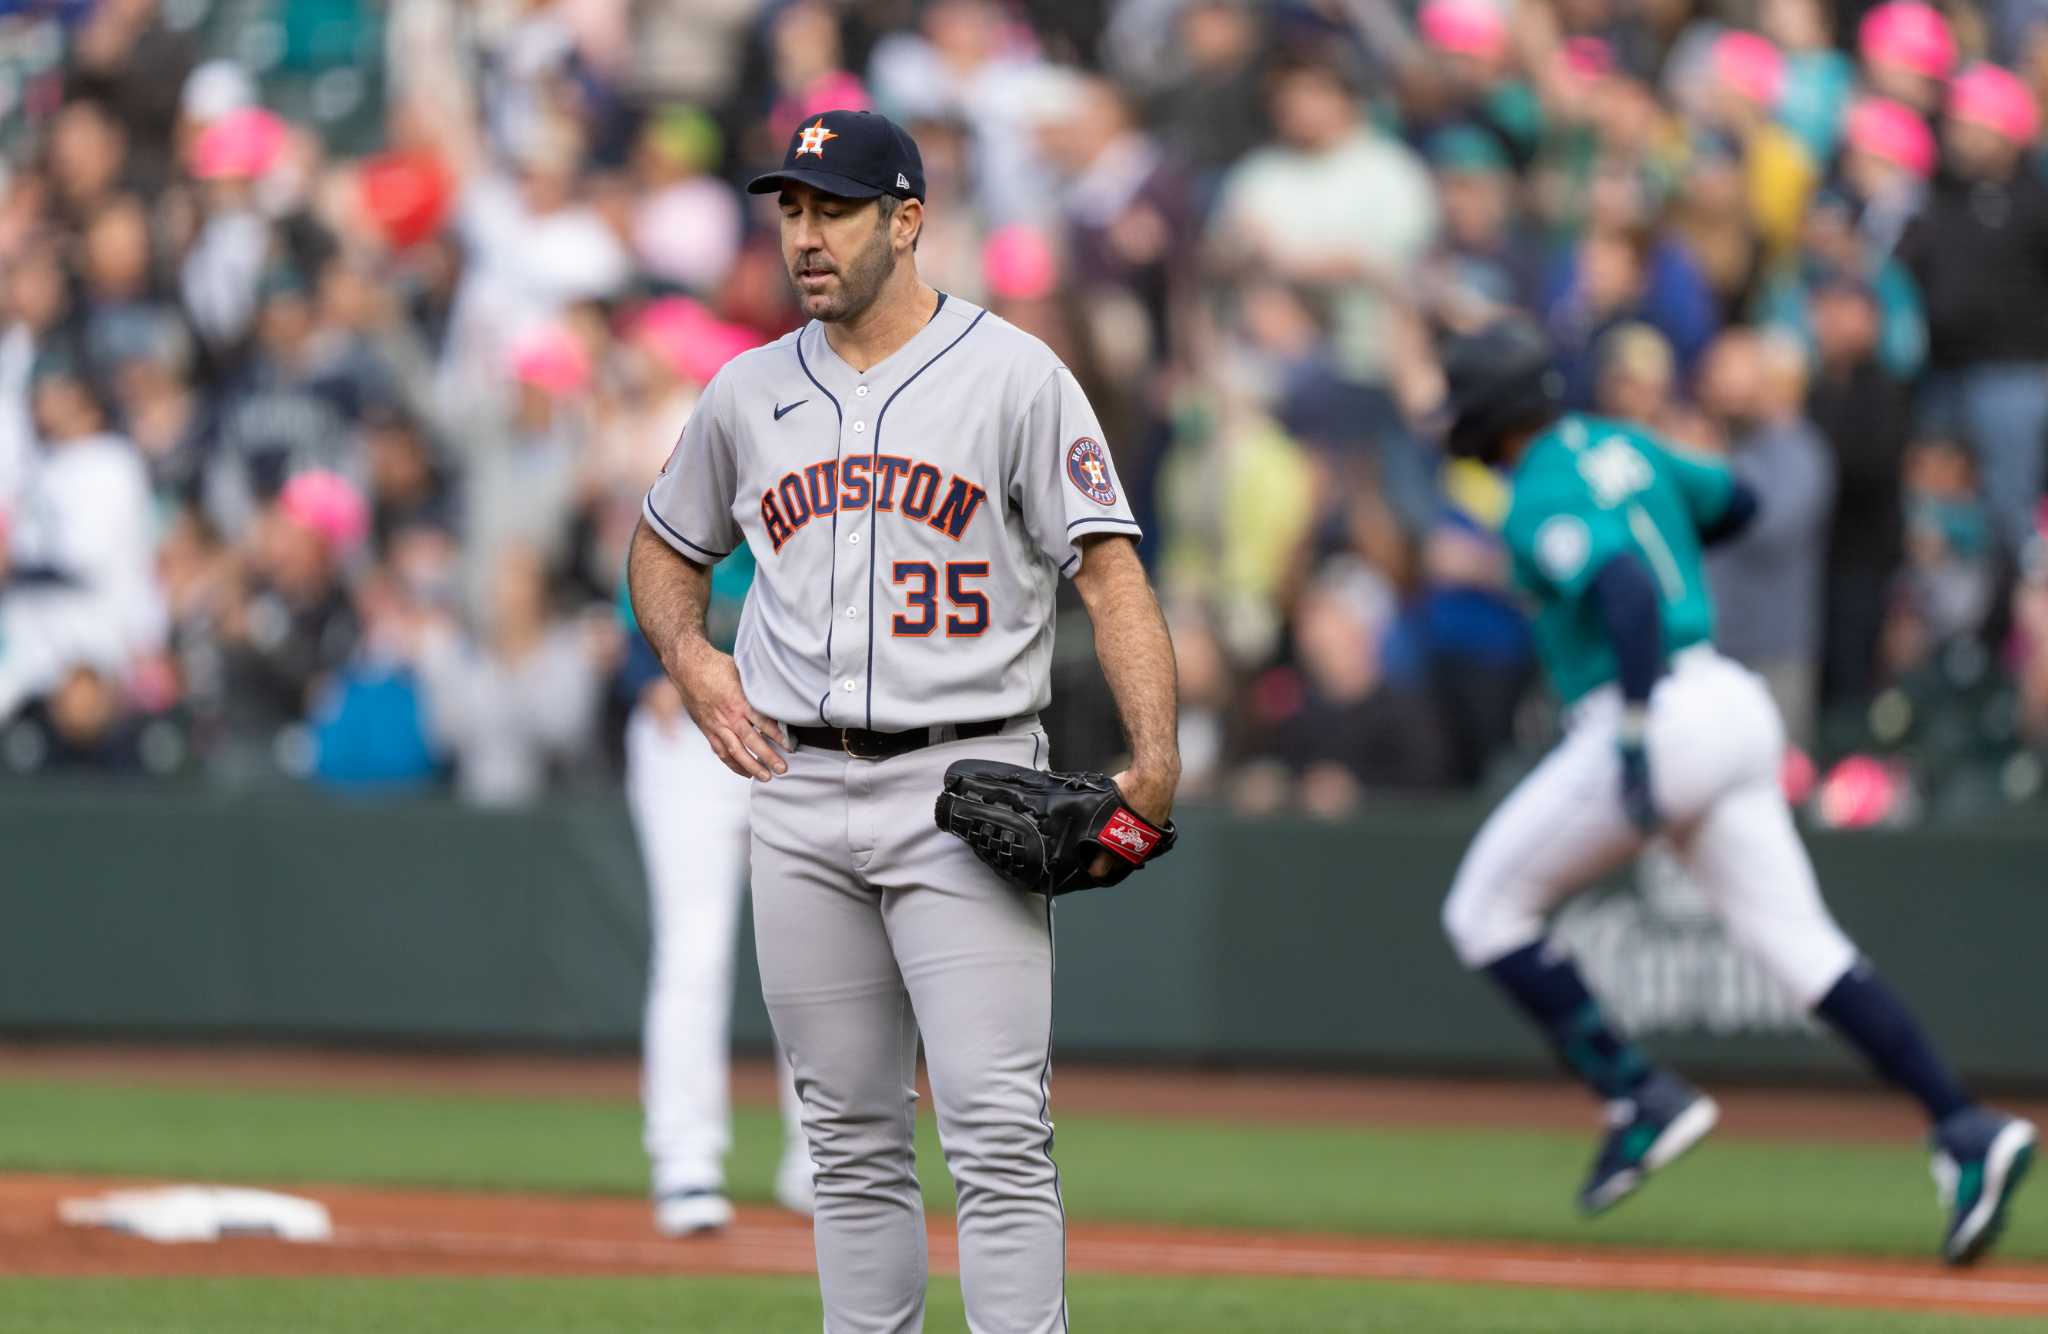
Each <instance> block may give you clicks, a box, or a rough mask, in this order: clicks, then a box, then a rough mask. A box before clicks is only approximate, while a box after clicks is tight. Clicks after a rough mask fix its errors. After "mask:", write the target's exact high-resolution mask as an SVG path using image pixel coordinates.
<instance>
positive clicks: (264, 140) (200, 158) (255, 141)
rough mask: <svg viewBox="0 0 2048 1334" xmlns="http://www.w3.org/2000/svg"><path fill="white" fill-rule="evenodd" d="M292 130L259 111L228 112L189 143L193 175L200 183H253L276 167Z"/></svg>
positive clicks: (281, 119) (279, 118)
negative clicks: (190, 145)
mask: <svg viewBox="0 0 2048 1334" xmlns="http://www.w3.org/2000/svg"><path fill="white" fill-rule="evenodd" d="M290 136H291V126H290V125H288V124H286V123H285V120H284V117H282V116H280V115H278V114H277V113H276V112H274V111H266V110H264V109H263V108H262V107H242V108H241V109H240V110H237V111H230V112H228V113H227V114H226V115H225V116H222V117H221V118H220V119H219V120H217V121H215V122H213V124H211V125H209V126H207V127H206V128H205V129H203V130H201V131H200V132H199V137H198V138H196V139H194V140H193V141H192V150H191V164H190V165H191V168H192V174H193V175H194V176H196V177H198V178H199V179H200V180H202V181H252V180H255V179H256V178H257V177H259V176H262V175H264V174H265V173H266V172H268V171H269V170H270V169H271V168H272V167H274V166H276V165H277V160H278V158H279V157H281V156H283V154H284V146H285V141H286V140H287V139H288V138H290Z"/></svg>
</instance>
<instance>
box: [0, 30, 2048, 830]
mask: <svg viewBox="0 0 2048 1334" xmlns="http://www.w3.org/2000/svg"><path fill="white" fill-rule="evenodd" d="M2044 94H2048V3H2044V0H1946V2H1945V3H1941V4H1928V3H1923V2H1922V0H1885V3H1881V4H1871V3H1867V2H1866V0H1725V2H1724V3H1715V2H1712V0H1422V3H1420V4H1419V6H1418V5H1417V4H1415V3H1414V2H1413V0H1272V2H1271V3H1255V2H1253V0H1071V2H1070V0H1057V2H1056V0H688V3H680V4H678V3H673V2H669V0H407V2H406V3H405V4H402V5H389V6H386V5H382V4H373V3H370V0H41V2H38V0H26V3H21V4H16V5H14V6H11V7H9V8H8V10H7V12H6V13H5V15H4V16H0V146H4V148H5V180H4V184H0V576H4V583H0V772H4V773H11V774H30V775H41V774H47V773H52V772H57V771H71V770H82V771H89V772H95V773H113V772H125V773H133V774H140V775H150V776H157V777H162V778H170V777H178V776H184V777H193V776H197V777H201V778H203V779H206V780H209V781H218V782H223V783H230V784H258V783H264V782H269V781H275V780H278V779H280V778H289V779H291V780H295V781H305V782H309V783H315V784H321V785H325V786H329V787H334V788H341V789H349V790H387V789H388V790H404V789H410V788H422V789H425V788H434V787H439V786H444V785H452V787H453V789H454V790H455V791H456V792H458V793H459V794H460V795H462V796H463V797H464V798H466V799H470V800H474V801H478V802H483V803H492V804H510V803H518V802H522V801H527V800H531V799H532V798H534V797H535V796H536V795H538V794H540V793H542V792H544V791H546V790H548V789H549V788H550V787H552V786H554V785H558V784H563V783H576V782H578V781H582V780H595V781H603V780H604V779H605V778H606V776H607V775H609V774H611V773H612V772H614V771H615V769H616V766H617V764H618V754H619V745H618V740H617V738H618V735H619V731H620V725H621V721H622V719H623V718H624V716H625V715H626V713H627V712H628V711H629V710H630V709H631V708H632V707H633V706H634V704H635V702H636V700H637V699H638V698H639V697H640V696H641V693H642V692H646V691H658V690H659V685H658V683H650V673H649V671H648V667H647V655H646V652H645V646H644V644H640V643H638V642H636V641H637V636H636V633H635V632H634V630H633V628H632V625H631V621H630V612H629V611H627V610H626V609H625V606H624V603H623V599H622V596H621V562H622V556H623V552H624V549H625V544H626V539H627V537H628V535H629V533H630V531H631V529H632V526H633V524H634V523H635V521H636V518H637V514H638V506H639V501H640V498H641V495H642V494H643V493H644V491H645V488H646V486H647V485H648V483H649V481H650V480H651V479H652V477H653V475H654V474H655V473H656V472H657V471H658V470H659V468H660V466H661V464H662V461H663V460H664V458H665V457H666V455H667V452H668V450H669V448H670V446H671V444H672V443H673V441H674V438H675V436H676V434H677V432H678V430H679V428H680V426H681V424H682V422H683V421H684V420H685V419H686V418H687V416H688V414H689V412H690V409H691V406H692V404H693V402H694V401H695V399H696V396H697V395H698V393H699V392H700V391H701V389H702V387H703V385H704V384H705V383H706V381H707V380H708V379H709V378H710V376H711V375H712V374H714V373H715V372H716V371H717V369H718V368H719V366H721V365H722V364H723V363H724V361H725V360H727V359H728V358H729V357H731V356H732V355H733V354H734V353H735V352H737V351H739V350H743V349H745V348H747V347H750V346H753V345H755V344H757V343H759V342H763V341H767V340H769V339H772V338H774V337H777V336H779V335H780V334H781V333H783V332H784V331H786V330H787V329H788V328H790V327H793V325H794V324H795V323H796V322H797V317H796V315H795V314H794V311H793V308H792V306H791V303H790V300H789V296H788V291H787V286H786V280H785V275H784V272H783V267H782V262H781V259H780V256H779V252H778V247H777V238H776V218H775V215H774V212H773V201H772V198H769V199H765V200H764V199H761V198H756V197H750V196H747V195H745V194H743V193H742V192H741V190H740V188H739V187H740V183H741V182H743V181H744V179H745V178H746V177H747V176H748V175H749V174H750V173H751V171H752V170H754V169H756V168H758V167H759V166H760V164H762V163H764V162H771V161H773V160H775V159H776V158H777V157H778V155H779V154H780V152H781V150H782V145H783V143H784V142H785V139H786V137H787V135H788V134H789V132H790V131H791V129H792V128H793V127H795V126H796V125H797V124H798V123H800V122H801V120H802V119H803V118H804V117H806V116H809V115H813V114H815V113H817V112H819V111H822V110H826V109H830V108H834V107H872V108H874V109H876V110H880V111H883V112H886V113H887V114H889V115H891V116H893V117H895V118H896V119H897V120H899V121H900V122H901V123H903V124H904V125H906V126H907V127H908V128H909V129H910V130H911V132H912V134H913V135H914V137H915V138H916V139H917V141H918V143H919V145H920V147H921V149H922V152H923V156H924V161H925V166H926V171H927V177H928V180H929V183H930V187H929V188H930V198H929V201H928V206H929V213H928V222H927V225H926V228H925V232H924V236H923V242H922V245H921V247H920V251H919V255H918V260H919V265H920V268H921V269H922V271H923V272H924V274H925V276H926V277H927V279H928V280H929V281H931V282H932V283H933V284H934V285H935V286H937V287H939V288H941V289H942V290H945V291H949V292H953V293H957V294H959V295H961V296H963V297H965V298H967V299H969V300H972V301H975V302H978V303H982V304H985V305H987V306H989V307H990V308H991V309H993V310H994V311H995V312H996V313H998V314H1000V315H1002V316H1004V317H1005V318H1007V319H1009V320H1011V321H1013V322H1015V323H1017V324H1019V325H1021V326H1023V327H1025V328H1027V329H1029V330H1031V331H1032V332H1034V333H1036V334H1038V335H1039V336H1041V337H1043V338H1044V339H1046V340H1047V341H1048V342H1049V343H1050V344H1051V345H1052V346H1053V347H1054V348H1055V349H1056V350H1057V351H1058V352H1059V354H1060V355H1061V356H1062V358H1063V359H1064V360H1065V361H1066V362H1067V363H1068V365H1070V366H1071V367H1072V368H1073V369H1074V371H1075V373H1076V375H1077V376H1078V377H1079V379H1080V380H1081V382H1082V384H1083V385H1084V387H1085V388H1086V389H1087V391H1088V393H1089V395H1090V397H1091V400H1092V401H1093V402H1094V404H1095V405H1096V407H1097V409H1098V411H1099V413H1100V415H1101V417H1102V419H1103V422H1104V426H1105V428H1106V432H1107V435H1108V437H1109V440H1110V443H1111V445H1112V447H1113V449H1114V450H1115V452H1116V455H1117V462H1118V467H1119V471H1120V473H1121V474H1122V476H1123V478H1124V481H1125V484H1126V486H1127V488H1128V489H1129V490H1130V492H1131V493H1132V497H1133V503H1134V504H1135V506H1136V507H1137V510H1138V514H1139V517H1140V518H1141V519H1142V520H1143V521H1144V523H1145V525H1146V530H1147V537H1146V541H1145V545H1144V554H1145V556H1146V558H1147V560H1148V563H1149V564H1150V565H1151V566H1152V568H1153V571H1154V574H1155V577H1156V579H1157V581H1158V583H1159V586H1160V588H1161V590H1162V595H1163V597H1164V599H1165V601H1166V604H1167V608H1168V614H1169V618H1170V620H1171V622H1172V625H1173V630H1174V635H1175V640H1176V644H1177V646H1178V649H1179V654H1180V664H1181V675H1182V696H1183V708H1184V711H1185V715H1186V718H1185V724H1184V729H1183V749H1184V754H1185V764H1186V769H1187V776H1188V780H1189V788H1190V790H1191V792H1192V793H1193V794H1194V795H1198V796H1202V797H1207V798H1210V799H1214V800H1219V801H1227V802H1230V803H1233V804H1235V805H1237V806H1239V807H1240V808H1243V809H1248V810H1306V811H1309V812H1312V813H1317V814H1325V815H1336V814H1342V813H1343V812H1346V811H1348V810H1351V809H1354V808H1356V807H1357V806H1358V805H1359V803H1360V802H1362V801H1367V800H1370V799H1371V798H1372V795H1373V794H1376V793H1379V792H1382V791H1387V790H1411V791H1413V790H1423V791H1428V790H1446V789H1459V788H1473V787H1478V786H1484V785H1486V784H1488V783H1489V782H1491V781H1494V780H1496V779H1497V778H1498V776H1499V774H1500V773H1501V772H1502V771H1503V770H1504V769H1508V768H1512V766H1513V765H1514V764H1516V763H1518V762H1520V760H1521V758H1525V757H1526V755H1527V754H1528V752H1529V751H1530V749H1531V748H1532V747H1535V746H1539V745H1540V744H1541V743H1542V742H1543V740H1544V739H1545V737H1546V735H1547V729H1548V727H1549V725H1550V723H1549V720H1548V718H1547V717H1546V716H1545V714H1544V710H1543V706H1542V703H1541V701H1542V694H1541V692H1540V691H1539V690H1536V689H1534V688H1533V686H1534V679H1535V678H1534V662H1533V657H1532V652H1531V646H1530V642H1529V638H1528V633H1527V629H1526V625H1525V623H1524V621H1523V618H1522V615H1521V612H1520V610H1519V609H1518V607H1517V604H1516V602H1515V600H1514V598H1513V596H1512V595H1511V593H1510V591H1509V589H1508V587H1507V583H1506V570H1505V564H1504V560H1503V556H1502V552H1501V550H1500V547H1499V545H1498V543H1497V541H1496V540H1495V538H1494V536H1493V529H1494V526H1495V524H1496V523H1497V521H1498V518H1499V512H1500V507H1501V505H1502V502H1503V492H1502V488H1501V484H1500V480H1499V479H1498V478H1496V477H1493V476H1491V475H1490V474H1487V473H1485V472H1483V471H1482V470H1477V469H1474V468H1471V467H1468V466H1466V465H1447V464H1446V463H1445V462H1444V460H1443V459H1442V458H1441V455H1440V451H1439V449H1438V447H1437V443H1436V441H1435V438H1434V434H1433V422H1432V411H1433V409H1434V407H1435V405H1436V402H1437V399H1438V396H1439V393H1440V381H1439V377H1438V373H1437V368H1436V364H1435V359H1434V355H1433V348H1434V346H1435V344H1436V342H1437V340H1438V339H1439V337H1440V336H1441V335H1442V334H1443V333H1444V332H1445V331H1447V330H1454V329H1466V328H1471V327H1474V326H1476V325H1478V324H1481V323H1483V322H1485V321H1487V320H1489V319H1491V318H1493V317H1495V316H1496V315H1497V314H1499V313H1500V312H1502V311H1505V310H1520V311H1524V312H1527V313H1528V314H1530V315H1532V316H1533V317H1535V318H1536V319H1538V320H1540V321H1541V322H1542V324H1543V325H1544V326H1545V328H1546V329H1547V330H1548V331H1549V333H1550V335H1551V337H1552V339H1553V340H1554V342H1555V344H1556V347H1557V350H1558V355H1559V360H1560V365H1561V368H1562V370H1563V371H1564V373H1565V380H1566V384H1567V387H1568V394H1569V396H1570V399H1571V404H1572V406H1574V407H1576V408H1581V409H1585V410H1590V411H1597V412H1601V413H1605V414H1609V415H1613V416H1617V417H1625V418H1629V419H1633V420H1638V421H1641V422H1644V423H1647V424H1649V425H1651V426H1653V427H1655V428H1657V429H1659V430H1661V431H1663V432H1665V433H1666V434H1667V435H1668V436H1669V437H1670V438H1672V439H1673V440H1675V441H1678V442H1680V443H1682V444H1683V445H1685V446H1687V447H1690V448H1693V449H1697V450H1701V451H1706V452H1710V453H1715V454H1721V455H1725V456H1727V457H1728V458H1729V460H1730V461H1731V464H1732V466H1733V467H1735V468H1736V469H1738V470H1739V471H1740V472H1742V473H1743V474H1744V475H1745V476H1747V477H1749V478H1750V479H1752V480H1753V481H1754V482H1755V483H1756V485H1757V486H1758V488H1759V490H1760V491H1761V493H1762V495H1763V497H1764V502H1765V504H1764V512H1763V519H1762V520H1761V522H1760V523H1759V525H1758V526H1757V527H1756V529H1755V530H1754V531H1753V532H1752V533H1750V534H1749V535H1747V536H1746V537H1745V538H1744V539H1742V540H1741V541H1740V542H1739V543H1737V544H1734V545H1733V546H1731V547H1730V548H1728V549H1727V550H1726V551H1725V553H1724V554H1721V555H1719V556H1718V557H1717V558H1716V560H1715V563H1714V566H1713V569H1712V578H1713V580H1714V583H1715V591H1716V593H1717V595H1718V598H1719V601H1720V605H1721V626H1720V636H1719V637H1720V641H1721V643H1722V646H1723V648H1724V650H1725V651H1726V652H1728V653H1730V654H1732V655H1733V656H1735V657H1737V658H1739V659H1741V660H1742V661H1744V662H1746V663H1748V664H1749V665H1751V666H1752V667H1754V668H1755V669H1756V670H1758V671H1759V672H1761V673H1762V674H1763V675H1764V676H1765V677H1766V678H1767V679H1768V680H1769V682H1770V683H1771V687H1772V690H1773V692H1774V694H1775V695H1776V696H1777V698H1778V699H1779V701H1780V703H1781V705H1782V706H1783V707H1784V709H1785V711H1786V714H1787V717H1788V720H1789V722H1790V726H1791V730H1792V734H1793V736H1794V738H1795V740H1796V741H1797V742H1798V743H1799V745H1800V747H1801V753H1800V755H1799V756H1798V757H1797V758H1798V761H1799V762H1798V763H1796V764H1794V765H1792V766H1788V781H1791V782H1793V783H1794V784H1795V785H1796V786H1797V787H1798V788H1799V789H1800V792H1799V793H1798V794H1799V795H1801V796H1802V797H1803V796H1804V795H1805V792H1806V790H1807V789H1809V788H1810V789H1811V790H1812V792H1813V793H1814V794H1815V809H1816V810H1817V811H1818V812H1819V813H1820V814H1821V815H1822V816H1823V817H1824V818H1830V819H1835V820H1838V821H1840V822H1844V823H1867V822H1872V821H1878V820H1884V819H1903V818H1909V817H1910V816H1912V815H1915V814H1918V813H1920V812H1923V811H1928V810H1933V811H1936V812H1939V811H1942V810H1949V809H1953V810H1956V811H1970V810H1981V809H1987V808H1990V807H1995V806H1998V805H2002V804H2011V803H2019V802H2026V801H2030V800H2033V799H2034V798H2035V796H2036V794H2037V793H2038V792H2040V790H2041V788H2042V781H2041V774H2042V768H2041V759H2040V756H2041V755H2042V754H2048V560H2044V557H2043V546H2044V544H2043V539H2042V532H2043V521H2044V511H2043V507H2042V492H2043V469H2044V449H2048V176H2044V171H2048V159H2044V157H2043V154H2042V139H2041V134H2040V128H2041V126H2040V113H2039V109H2038V108H2039V106H2040V101H2041V98H2042V96H2043V95H2044ZM722 592H723V593H724V594H725V595H726V596H728V597H737V596H743V592H744V589H743V580H734V579H728V580H726V581H725V587H724V588H723V589H722ZM727 610H728V611H729V608H728V609H727ZM1061 626H1062V632H1061V639H1060V652H1059V656H1058V658H1057V660H1056V663H1055V692H1056V697H1057V698H1056V704H1055V709H1054V712H1053V715H1052V718H1051V723H1052V726H1053V729H1054V739H1055V752H1056V754H1057V755H1058V757H1059V762H1060V763H1062V764H1063V765H1073V766H1079V765H1090V764H1103V763H1107V762H1109V761H1110V760H1111V759H1112V758H1113V756H1114V753H1115V750H1116V748H1117V739H1116V733H1115V725H1114V714H1113V710H1112V708H1111V706H1110V703H1109V701H1108V697H1107V694H1106V692H1105V690H1104V689H1103V687H1102V686H1101V683H1100V680H1099V676H1098V675H1097V673H1096V671H1095V669H1094V667H1093V664H1092V658H1091V656H1090V654H1089V652H1088V646H1087V634H1086V619H1085V616H1081V615H1077V614H1076V613H1075V612H1074V611H1072V610H1070V611H1068V612H1067V613H1066V614H1065V615H1063V617H1062V621H1061Z"/></svg>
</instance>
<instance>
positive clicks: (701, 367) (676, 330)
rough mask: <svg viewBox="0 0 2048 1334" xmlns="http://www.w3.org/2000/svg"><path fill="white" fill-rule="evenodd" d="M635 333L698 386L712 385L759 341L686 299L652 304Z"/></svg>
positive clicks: (641, 318)
mask: <svg viewBox="0 0 2048 1334" xmlns="http://www.w3.org/2000/svg"><path fill="white" fill-rule="evenodd" d="M633 332H634V335H635V336H636V337H638V338H640V339H642V340H644V341H645V342H647V343H648V344H649V345H650V346H652V347H653V349H654V351H655V352H656V353H657V354H658V355H659V356H660V357H661V359H662V360H663V361H665V362H667V363H668V365H669V367H670V368H671V369H672V370H674V371H675V373H676V374H677V375H680V376H681V377H682V378H683V379H685V380H693V381H695V382H696V383H698V384H708V383H709V382H710V380H711V377H712V376H714V375H716V374H718V372H719V368H720V367H722V366H724V365H725V363H726V362H728V361H731V360H732V359H733V358H734V357H736V356H738V355H739V354H740V353H742V352H745V351H746V350H747V349H748V348H751V347H753V346H754V345H755V343H757V342H758V341H759V340H758V339H756V338H755V337H754V335H753V334H752V333H750V332H749V331H747V330H745V329H742V328H741V327H740V326H739V325H737V324H727V323H726V322H725V321H723V320H721V319H719V318H718V317H717V316H715V315H713V314H712V313H711V312H710V311H708V310H706V309H704V307H702V306H700V305H698V304H697V303H696V302H695V301H692V300H690V298H688V297H686V296H671V297H663V298H662V299H661V300H659V301H655V302H652V303H650V304H649V305H648V306H647V307H646V309H644V310H642V311H641V312H640V315H639V318H638V319H636V320H635V321H634V322H633Z"/></svg>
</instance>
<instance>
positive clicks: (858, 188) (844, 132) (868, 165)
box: [747, 111, 924, 200]
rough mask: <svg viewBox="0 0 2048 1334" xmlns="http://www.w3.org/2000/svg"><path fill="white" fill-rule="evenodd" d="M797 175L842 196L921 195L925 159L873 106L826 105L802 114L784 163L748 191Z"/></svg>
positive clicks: (767, 189) (775, 186)
mask: <svg viewBox="0 0 2048 1334" xmlns="http://www.w3.org/2000/svg"><path fill="white" fill-rule="evenodd" d="M787 181H799V182H801V183H802V184H804V185H808V186H810V187H811V188H812V189H815V190H823V191H824V192H825V193H826V194H829V195H839V196H841V197H843V198H846V199H873V198H875V197H876V196H877V195H895V196H896V197H897V198H898V199H918V200H922V199H923V198H924V159H923V158H921V157H919V156H918V153H917V144H916V142H915V141H914V140H912V139H911V137H910V136H909V135H907V134H905V133H904V132H903V127H902V126H900V125H898V124H897V123H896V122H895V121H893V120H890V119H889V118H888V117H887V116H883V115H878V114H877V113H875V112H872V111H827V112H825V113H824V114H823V115H818V116H810V117H806V118H805V120H804V123H803V124H802V125H799V126H798V127H797V129H796V132H795V133H794V134H792V135H790V136H789V149H788V151H787V152H785V153H784V154H783V155H782V169H781V170H779V171H771V172H768V173H766V174H764V175H761V176H756V177H755V178H754V179H753V180H751V181H749V182H747V193H748V194H756V195H765V194H773V193H774V192H775V191H777V190H780V189H781V188H782V187H783V184H784V182H787Z"/></svg>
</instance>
